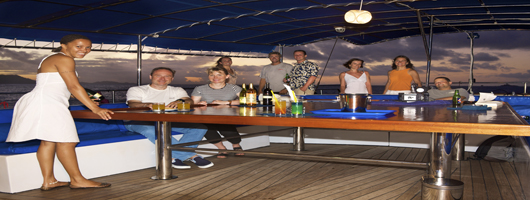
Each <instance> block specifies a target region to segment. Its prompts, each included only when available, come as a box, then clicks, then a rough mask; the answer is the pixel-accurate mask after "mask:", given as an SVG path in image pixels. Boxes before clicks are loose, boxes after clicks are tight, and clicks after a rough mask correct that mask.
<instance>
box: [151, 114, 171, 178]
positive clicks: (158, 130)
mask: <svg viewBox="0 0 530 200" xmlns="http://www.w3.org/2000/svg"><path fill="white" fill-rule="evenodd" d="M155 134H156V136H157V138H158V139H157V140H156V175H155V176H153V177H151V179H154V180H168V179H172V178H177V176H173V171H172V168H171V150H170V149H169V146H170V145H171V122H160V121H157V122H156V125H155Z"/></svg>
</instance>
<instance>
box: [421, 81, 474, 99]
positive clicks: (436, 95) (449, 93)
mask: <svg viewBox="0 0 530 200" xmlns="http://www.w3.org/2000/svg"><path fill="white" fill-rule="evenodd" d="M451 84H452V82H451V80H450V79H449V78H447V77H436V78H435V79H434V85H436V88H438V89H430V90H429V91H428V92H429V100H431V101H434V100H452V99H453V95H454V94H455V90H458V92H459V93H460V97H461V98H462V101H464V100H466V99H469V93H467V91H466V89H464V88H456V89H452V88H451Z"/></svg>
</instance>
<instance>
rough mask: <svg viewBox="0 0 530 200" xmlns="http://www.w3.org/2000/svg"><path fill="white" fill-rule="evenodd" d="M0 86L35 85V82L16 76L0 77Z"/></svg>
mask: <svg viewBox="0 0 530 200" xmlns="http://www.w3.org/2000/svg"><path fill="white" fill-rule="evenodd" d="M0 84H35V80H31V79H29V78H24V77H21V76H18V75H0Z"/></svg>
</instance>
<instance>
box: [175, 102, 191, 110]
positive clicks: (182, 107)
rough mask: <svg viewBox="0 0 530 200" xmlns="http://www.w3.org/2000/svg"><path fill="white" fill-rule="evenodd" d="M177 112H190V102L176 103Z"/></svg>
mask: <svg viewBox="0 0 530 200" xmlns="http://www.w3.org/2000/svg"><path fill="white" fill-rule="evenodd" d="M177 110H178V111H185V112H186V111H190V110H191V105H190V102H186V101H184V102H178V103H177Z"/></svg>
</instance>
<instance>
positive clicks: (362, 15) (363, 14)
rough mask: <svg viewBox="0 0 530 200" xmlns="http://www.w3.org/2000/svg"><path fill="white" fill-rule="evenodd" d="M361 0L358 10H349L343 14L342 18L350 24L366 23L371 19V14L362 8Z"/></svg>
mask: <svg viewBox="0 0 530 200" xmlns="http://www.w3.org/2000/svg"><path fill="white" fill-rule="evenodd" d="M362 8H363V0H361V6H360V7H359V10H350V11H348V12H346V14H344V20H346V22H348V23H351V24H366V23H368V22H369V21H370V20H372V14H371V13H370V12H368V11H366V10H362Z"/></svg>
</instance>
